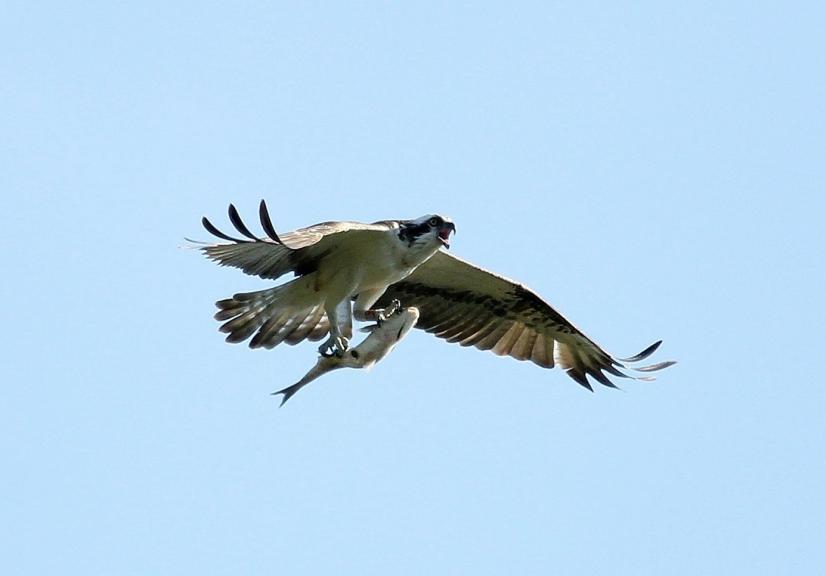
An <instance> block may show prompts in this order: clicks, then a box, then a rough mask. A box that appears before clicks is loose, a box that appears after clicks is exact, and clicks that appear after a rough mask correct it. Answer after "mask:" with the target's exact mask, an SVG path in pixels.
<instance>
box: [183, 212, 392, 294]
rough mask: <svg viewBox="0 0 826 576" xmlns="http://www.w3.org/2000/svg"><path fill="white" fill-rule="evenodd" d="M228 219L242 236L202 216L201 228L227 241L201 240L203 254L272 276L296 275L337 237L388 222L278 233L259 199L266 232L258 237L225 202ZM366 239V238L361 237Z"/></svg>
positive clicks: (380, 229)
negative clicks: (233, 233) (219, 242)
mask: <svg viewBox="0 0 826 576" xmlns="http://www.w3.org/2000/svg"><path fill="white" fill-rule="evenodd" d="M228 212H229V220H230V222H232V225H233V226H234V227H235V229H236V230H237V231H238V232H239V233H240V234H241V235H242V236H243V238H237V237H234V236H230V235H228V234H225V233H224V232H222V231H221V230H219V229H218V228H217V227H216V226H215V225H213V224H212V222H210V221H209V219H207V218H206V217H204V218H202V219H201V223H202V224H203V225H204V228H206V229H207V231H208V232H209V233H210V234H212V235H213V236H217V237H218V238H221V239H222V240H227V241H229V242H230V243H229V244H204V245H202V246H200V247H199V248H200V249H201V250H202V251H203V252H204V254H206V256H207V258H209V259H210V260H214V261H215V262H218V263H219V264H220V265H222V266H232V267H234V268H240V269H241V270H242V271H244V272H245V273H247V274H250V275H253V276H260V277H261V278H270V279H275V278H279V277H281V276H282V275H284V274H286V273H287V272H294V273H295V274H296V276H300V275H303V274H307V273H310V272H312V271H314V270H315V268H316V266H317V264H318V261H319V259H321V258H323V257H324V256H326V255H327V254H329V253H330V251H332V250H334V249H335V247H336V246H337V245H338V244H340V241H342V240H345V241H358V239H357V238H355V237H356V236H371V235H376V234H383V233H386V232H387V230H389V229H390V227H391V224H390V223H385V222H379V223H376V224H362V223H360V222H322V223H321V224H315V225H313V226H308V227H307V228H301V229H299V230H295V231H294V232H287V233H285V234H278V233H277V232H276V231H275V228H274V227H273V224H272V220H271V219H270V214H269V211H268V210H267V204H266V203H265V202H264V201H263V200H261V204H260V206H259V210H258V215H259V220H260V221H261V227H262V228H263V229H264V232H265V233H266V236H264V237H258V236H256V235H255V234H253V233H252V232H251V231H250V229H249V228H248V227H247V226H246V224H244V222H243V220H241V216H240V215H239V214H238V210H236V208H235V206H233V205H232V204H230V205H229V210H228ZM365 240H368V241H369V238H365Z"/></svg>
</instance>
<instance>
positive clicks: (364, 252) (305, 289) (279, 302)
mask: <svg viewBox="0 0 826 576" xmlns="http://www.w3.org/2000/svg"><path fill="white" fill-rule="evenodd" d="M229 219H230V222H232V224H233V226H234V227H235V228H236V230H238V232H239V233H240V234H241V235H242V236H244V238H234V237H232V236H229V235H227V234H224V233H223V232H221V231H220V230H219V229H218V228H216V227H215V226H214V225H213V224H212V223H211V222H210V221H209V220H208V219H207V218H203V219H202V223H203V225H204V227H205V228H206V229H207V231H209V232H210V233H211V234H213V235H214V236H217V237H218V238H221V239H223V240H227V241H229V242H230V243H229V244H207V245H204V246H201V250H202V251H203V252H204V253H205V255H206V256H207V257H208V258H209V259H211V260H214V261H216V262H218V263H219V264H220V265H222V266H233V267H236V268H240V269H241V270H242V271H243V272H245V273H247V274H251V275H255V276H260V277H261V278H266V279H276V278H280V277H281V276H282V275H284V274H287V273H288V272H292V273H293V274H294V275H295V276H296V278H294V279H293V280H290V281H288V282H286V283H284V284H281V285H279V286H275V287H274V288H268V289H266V290H260V291H257V292H248V293H240V294H235V295H234V296H233V297H232V298H228V299H225V300H219V301H218V302H216V306H217V307H218V308H219V310H218V312H217V313H216V314H215V319H216V320H219V321H221V322H223V324H222V325H221V327H220V330H221V332H224V333H226V334H227V337H226V340H227V341H228V342H233V343H234V342H242V341H244V340H246V339H247V338H250V337H252V338H251V340H250V343H249V345H250V347H251V348H260V347H263V348H273V347H274V346H276V345H278V344H279V343H281V342H286V343H287V344H291V345H292V344H297V343H298V342H301V341H303V340H305V339H306V340H311V341H318V340H321V339H322V338H324V336H328V338H327V340H326V341H325V342H324V343H323V344H322V345H321V346H320V347H319V353H320V354H321V355H322V356H327V357H329V356H331V355H338V356H342V355H343V354H344V353H345V352H346V350H347V348H348V346H349V338H351V336H352V321H353V318H354V317H355V319H356V320H359V321H368V320H374V321H377V322H378V323H379V324H381V323H382V322H383V321H384V320H385V319H386V318H387V317H388V316H391V315H392V314H393V313H394V312H396V311H398V310H399V309H400V306H401V304H403V305H404V306H411V307H416V308H418V310H419V318H418V323H417V324H416V327H417V328H421V329H424V330H425V331H427V332H430V333H432V334H435V335H436V336H437V337H439V338H442V339H445V340H447V341H448V342H453V343H458V344H459V345H461V346H474V347H476V348H478V349H480V350H490V351H492V352H493V353H494V354H497V355H500V356H503V355H509V356H511V357H513V358H516V359H517V360H531V361H532V362H534V363H535V364H537V365H539V366H542V367H543V368H553V367H554V366H559V367H560V368H562V369H564V370H565V371H566V372H567V374H568V375H569V376H570V377H571V378H573V379H574V380H575V381H576V382H578V383H579V384H581V385H582V386H584V387H585V388H587V389H589V390H593V388H592V387H591V384H590V382H589V380H588V377H589V376H590V377H591V378H593V379H594V380H596V381H597V382H599V383H601V384H603V385H605V386H610V387H616V386H615V385H614V384H613V383H612V382H611V380H610V379H609V378H608V377H607V376H606V374H605V373H604V372H607V373H609V374H611V375H613V376H617V377H622V378H629V377H631V376H629V375H628V374H626V373H625V372H622V370H621V369H622V368H627V367H630V366H626V364H635V363H637V362H639V361H641V360H643V359H645V358H647V357H648V356H650V355H651V354H652V353H653V352H654V351H655V350H656V349H657V348H658V347H659V345H660V344H661V342H662V341H657V342H655V343H654V344H652V345H651V346H649V347H648V348H646V349H645V350H643V351H642V352H640V353H639V354H636V355H634V356H631V357H629V358H614V357H613V356H611V355H610V354H608V353H607V352H605V351H604V350H603V349H602V348H600V347H599V346H598V345H597V344H595V343H594V342H593V341H592V340H591V339H589V338H588V337H587V336H585V334H583V333H582V332H581V331H580V330H579V329H578V328H576V327H575V326H574V325H573V324H571V323H570V322H569V321H568V320H567V319H565V318H564V317H563V316H562V315H561V314H560V313H559V312H557V311H556V310H554V308H553V307H551V306H550V304H548V303H547V302H545V301H544V300H542V299H541V298H540V297H539V296H538V295H537V294H536V293H535V292H533V291H531V290H530V289H528V288H527V287H525V286H523V285H521V284H519V283H517V282H514V281H513V280H509V279H507V278H505V277H503V276H499V275H497V274H494V273H492V272H488V271H487V270H483V269H481V268H478V267H477V266H474V265H473V264H470V263H468V262H465V261H464V260H461V259H459V258H456V257H455V256H452V255H451V254H449V253H448V252H445V251H443V250H440V248H441V247H442V246H444V247H445V248H449V239H450V234H451V233H452V232H455V231H456V227H455V226H454V224H453V222H452V221H451V220H450V219H448V218H443V217H441V216H438V215H428V216H422V217H421V218H418V219H416V220H383V221H379V222H374V223H373V224H362V223H358V222H324V223H321V224H316V225H314V226H309V227H307V228H301V229H299V230H296V231H294V232H289V233H286V234H281V235H279V234H278V233H277V232H276V230H275V228H274V227H273V225H272V221H271V219H270V216H269V212H268V210H267V205H266V203H265V202H264V201H263V200H262V201H261V204H260V206H259V219H260V221H261V226H262V227H263V229H264V232H265V233H266V237H258V236H256V235H254V234H253V233H252V232H250V230H249V228H247V226H246V225H245V224H244V222H243V221H242V220H241V218H240V216H239V215H238V211H237V210H236V209H235V207H234V206H233V205H232V204H230V206H229ZM672 364H674V362H660V363H658V364H653V365H650V366H643V367H632V368H633V369H634V370H637V371H640V372H653V371H656V370H661V369H663V368H666V367H668V366H671V365H672ZM637 379H650V377H637Z"/></svg>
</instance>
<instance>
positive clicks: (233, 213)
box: [228, 204, 259, 242]
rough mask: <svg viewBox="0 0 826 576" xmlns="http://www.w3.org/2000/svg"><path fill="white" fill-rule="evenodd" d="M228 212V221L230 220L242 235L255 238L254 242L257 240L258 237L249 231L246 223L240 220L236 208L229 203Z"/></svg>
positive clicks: (251, 238)
mask: <svg viewBox="0 0 826 576" xmlns="http://www.w3.org/2000/svg"><path fill="white" fill-rule="evenodd" d="M228 212H229V221H230V222H232V225H233V226H235V229H236V230H238V231H239V232H240V233H241V234H243V235H244V236H246V237H247V238H249V239H250V240H255V241H256V242H258V241H259V239H258V238H257V237H256V236H255V234H253V233H252V232H250V230H249V228H247V226H246V224H244V221H243V220H241V216H240V215H239V214H238V210H236V209H235V206H233V205H232V204H230V205H229V209H228Z"/></svg>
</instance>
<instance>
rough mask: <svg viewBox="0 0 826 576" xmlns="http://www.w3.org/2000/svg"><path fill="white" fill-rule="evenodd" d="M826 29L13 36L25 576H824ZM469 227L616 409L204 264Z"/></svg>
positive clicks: (384, 29) (263, 7)
mask: <svg viewBox="0 0 826 576" xmlns="http://www.w3.org/2000/svg"><path fill="white" fill-rule="evenodd" d="M824 25H826V10H825V9H824V8H823V5H822V4H820V3H803V2H792V3H767V2H748V3H747V2H728V3H725V4H724V5H721V4H720V3H712V2H685V3H653V2H652V3H645V2H643V3H635V4H633V5H624V6H619V5H609V4H607V3H596V2H558V3H547V2H543V3H539V2H537V3H520V2H516V3H514V2H510V3H502V4H480V3H451V4H449V5H445V4H443V3H429V2H420V3H415V5H411V4H407V5H402V4H401V3H394V4H390V3H353V4H347V5H345V4H331V3H321V2H315V3H314V2H305V3H300V4H299V3H295V4H286V3H263V2H244V3H239V4H237V5H233V6H230V5H229V4H227V3H221V2H211V3H210V2H198V3H195V2H191V3H173V4H169V3H159V2H140V3H128V2H126V3H111V2H107V3H102V2H101V3H95V2H86V3H80V4H77V3H75V4H66V3H47V2H43V3H41V2H10V3H5V4H4V6H3V8H2V11H1V12H0V74H2V82H0V134H2V135H3V137H2V138H0V188H2V191H3V193H2V195H0V207H2V219H3V226H2V227H0V235H2V245H3V246H4V247H5V251H4V257H5V266H4V268H5V273H4V276H3V282H2V283H0V296H2V299H3V302H4V303H5V306H4V307H3V311H2V322H3V325H4V326H5V337H4V338H3V346H2V368H1V369H0V375H1V376H0V378H1V380H2V383H3V397H4V398H3V401H2V402H0V451H1V452H2V454H3V468H4V470H3V473H2V474H1V475H0V489H2V492H3V494H4V498H3V499H2V504H0V515H2V518H3V519H4V522H3V527H2V528H0V567H2V572H3V573H6V574H58V573H59V574H84V575H89V574H106V575H112V574H136V575H137V574H199V575H200V574H239V573H240V574H272V573H278V574H360V575H363V574H422V573H429V574H460V573H469V574H502V573H506V572H507V573H513V574H548V573H560V574H595V573H611V574H635V575H636V574H661V573H668V574H691V575H694V574H731V573H753V574H771V573H775V574H776V573H787V572H794V573H796V574H815V573H819V572H820V570H822V567H823V565H824V563H825V562H826V555H825V554H824V547H823V540H822V538H823V518H824V517H826V506H825V505H824V499H823V495H822V487H823V485H824V484H825V483H826V472H825V471H824V464H823V463H824V461H825V460H826V459H825V458H824V456H826V454H824V441H826V424H825V423H824V405H826V403H825V402H824V400H826V392H824V387H823V380H822V375H821V374H820V370H819V367H818V366H817V365H818V364H819V363H820V362H821V361H822V357H823V344H824V338H823V332H822V326H823V324H824V321H825V320H826V317H825V316H826V315H825V314H824V307H823V303H822V295H823V294H824V292H826V286H825V284H826V282H824V262H826V254H824V252H826V249H825V248H826V238H824V233H823V221H822V220H823V218H822V215H823V213H824V211H825V210H826V202H825V201H824V194H823V193H824V181H826V180H825V179H824V176H825V174H824V151H825V150H826V142H825V141H824V140H826V137H825V136H824V135H826V113H825V111H824V102H826V79H825V78H824V70H823V60H822V55H823V54H824V53H826V41H824V36H823V29H824ZM261 198H265V199H266V200H267V202H268V203H269V205H270V207H271V211H272V212H273V218H274V220H275V223H276V226H277V227H278V228H279V229H280V230H289V229H292V228H295V227H299V226H304V225H308V224H311V223H314V222H319V221H323V220H329V219H354V220H361V221H373V220H377V219H384V218H408V217H416V216H419V215H422V214H426V213H431V212H439V213H443V214H446V215H450V216H451V217H452V218H453V219H454V220H455V221H456V223H457V227H458V235H457V236H456V238H455V239H454V241H453V250H454V252H455V253H456V254H457V255H460V256H462V257H464V258H466V259H469V260H471V261H473V262H476V263H478V264H480V265H483V266H485V267H487V268H489V269H492V270H496V271H498V272H500V273H502V274H505V275H507V276H510V277H513V278H516V279H519V280H520V281H522V282H524V283H526V284H527V285H529V286H531V287H532V288H534V289H535V290H536V291H538V292H539V293H540V294H541V295H543V296H544V297H545V298H547V299H548V300H549V301H550V302H551V303H552V304H553V305H554V306H556V307H557V308H558V309H559V310H560V311H561V312H562V313H563V314H565V315H567V316H568V317H569V318H570V319H571V320H572V321H573V322H574V323H575V324H577V325H578V326H580V327H581V328H582V329H583V330H584V331H585V332H586V333H587V334H588V335H589V336H591V337H592V338H593V339H595V340H596V341H597V342H599V343H600V344H602V345H603V346H604V347H605V348H607V349H608V350H610V351H612V352H614V353H616V354H618V355H628V354H632V353H635V352H637V351H638V350H639V349H641V348H643V347H644V346H645V345H647V344H649V343H650V342H652V341H654V340H656V339H660V338H662V339H664V341H665V343H664V345H663V347H662V350H661V352H660V353H659V354H658V356H657V358H658V359H677V360H679V362H680V363H679V364H678V365H677V366H676V367H674V368H671V369H669V370H668V371H666V372H664V373H662V374H661V376H660V378H659V379H658V380H657V381H656V382H653V383H648V382H627V383H624V386H623V388H624V390H623V391H619V392H618V391H614V390H608V389H605V388H601V389H599V390H597V392H596V393H595V394H590V393H588V392H586V391H584V390H583V389H581V388H580V387H579V386H577V385H576V384H575V383H574V382H573V381H571V380H570V379H568V378H567V377H566V376H565V375H564V374H563V373H561V372H559V371H545V370H541V369H539V368H537V367H535V366H532V365H528V364H524V363H518V362H516V361H512V360H509V359H503V358H498V357H495V356H493V355H490V354H484V353H481V352H476V351H472V350H465V349H460V348H459V347H456V346H449V345H446V344H444V343H442V342H440V341H438V340H436V339H435V338H433V337H431V336H428V335H426V334H423V333H419V332H416V333H414V334H412V335H411V336H410V337H409V338H408V339H407V340H405V341H404V342H403V343H402V345H401V346H399V348H398V349H397V350H396V351H395V352H394V353H393V354H392V355H391V356H390V357H389V358H387V359H386V360H385V361H384V362H382V363H381V364H379V365H378V366H377V367H376V368H375V369H374V370H373V371H372V372H370V373H364V372H359V371H340V372H337V373H334V374H331V375H328V376H325V377H324V378H323V379H320V380H318V381H317V382H315V383H313V384H312V385H310V386H308V387H307V388H306V389H304V390H302V391H301V393H300V394H299V395H297V396H296V397H295V398H294V399H293V400H291V401H290V403H289V404H287V405H286V406H285V407H284V408H283V409H280V410H279V409H278V401H277V400H276V399H274V398H273V397H271V396H269V393H270V392H271V391H273V390H277V389H280V388H282V387H284V386H287V385H289V384H291V383H293V382H295V381H296V380H297V379H298V378H299V377H300V376H301V375H303V374H304V372H306V370H307V369H309V367H310V366H311V365H312V364H313V363H314V362H315V346H313V345H309V344H307V345H303V346H298V347H295V348H290V347H286V346H285V347H283V348H282V347H279V348H276V349H275V350H273V351H268V352H263V351H251V350H249V349H248V348H246V347H245V346H243V345H235V346H231V345H228V344H225V343H224V342H223V339H222V337H221V335H220V334H219V333H218V332H217V330H216V328H217V325H216V323H215V322H214V321H213V320H212V313H213V310H214V308H213V302H214V301H215V300H217V299H219V298H223V297H226V296H228V295H230V294H232V293H234V292H238V291H243V290H251V289H258V288H263V287H266V286H267V285H268V284H267V282H265V281H261V280H259V279H256V278H250V277H247V276H244V275H243V274H241V273H239V272H238V271H236V270H230V269H221V268H218V267H217V266H215V265H213V264H211V263H209V262H208V261H206V260H205V259H203V258H202V257H201V256H200V255H199V254H198V253H196V252H194V251H187V250H181V249H179V246H180V245H181V244H182V243H183V237H184V236H187V237H195V238H202V239H205V238H206V237H207V234H206V233H205V232H204V231H203V230H202V229H201V228H200V224H199V220H200V218H201V216H204V215H208V216H209V217H210V218H212V219H213V221H215V222H216V223H219V224H220V223H224V222H225V219H224V218H225V210H226V206H227V204H228V203H229V202H233V203H235V205H236V206H238V208H239V210H240V211H241V213H242V215H245V214H247V215H253V214H254V211H255V209H256V206H257V203H258V201H259V200H260V199H261Z"/></svg>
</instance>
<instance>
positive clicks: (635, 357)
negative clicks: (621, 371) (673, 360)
mask: <svg viewBox="0 0 826 576" xmlns="http://www.w3.org/2000/svg"><path fill="white" fill-rule="evenodd" d="M662 343H663V341H662V340H657V341H656V342H654V343H653V344H652V345H651V346H649V347H648V348H646V349H645V350H643V351H642V352H640V353H639V354H635V355H633V356H631V357H630V358H619V360H620V361H621V362H639V361H640V360H645V359H646V358H648V357H649V356H651V355H652V354H653V353H654V351H655V350H657V348H659V347H660V344H662Z"/></svg>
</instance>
